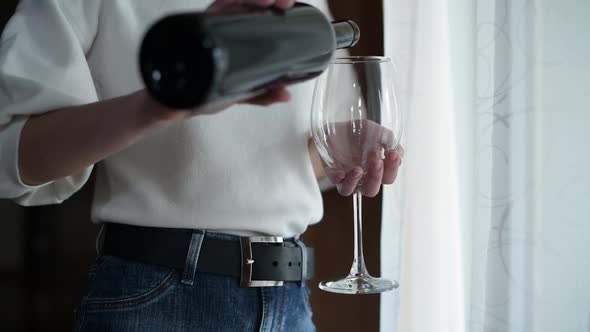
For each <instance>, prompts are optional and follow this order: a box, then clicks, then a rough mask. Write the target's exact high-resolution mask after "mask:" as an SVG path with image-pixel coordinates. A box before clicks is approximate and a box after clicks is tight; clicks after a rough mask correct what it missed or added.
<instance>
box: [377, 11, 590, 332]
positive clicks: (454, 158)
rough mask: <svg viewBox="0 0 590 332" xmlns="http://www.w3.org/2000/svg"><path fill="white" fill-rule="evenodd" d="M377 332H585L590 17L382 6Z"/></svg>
mask: <svg viewBox="0 0 590 332" xmlns="http://www.w3.org/2000/svg"><path fill="white" fill-rule="evenodd" d="M384 10H385V15H384V16H385V31H386V36H385V44H386V55H388V56H390V57H392V58H393V59H394V61H395V62H396V64H397V68H398V79H399V82H397V83H398V85H399V87H400V94H401V97H402V100H403V105H404V108H405V111H406V123H407V127H406V128H407V130H406V134H405V138H404V139H405V143H404V146H405V147H406V151H407V154H406V158H405V161H404V169H403V174H402V177H401V179H400V181H399V182H398V183H397V184H396V185H395V186H393V187H391V188H387V189H386V190H385V195H384V219H383V220H384V223H383V241H382V243H383V248H382V250H383V253H382V259H383V261H382V273H383V274H384V275H385V276H389V277H393V278H397V279H399V280H400V283H401V288H400V290H399V291H398V292H395V293H389V294H386V295H384V296H383V297H382V306H381V320H382V321H381V329H382V331H400V332H444V331H449V332H461V331H468V332H484V331H485V332H491V331H498V332H513V331H514V332H517V331H518V332H528V331H535V332H536V331H543V332H545V331H547V332H550V331H551V332H553V331H560V332H561V331H572V332H574V331H575V332H588V331H590V255H589V254H588V253H590V147H588V145H589V142H590V42H589V40H588V37H587V35H588V33H590V19H589V17H590V1H587V0H565V1H564V0H561V1H555V0H529V1H527V0H475V1H473V0H439V1H427V0H386V1H384Z"/></svg>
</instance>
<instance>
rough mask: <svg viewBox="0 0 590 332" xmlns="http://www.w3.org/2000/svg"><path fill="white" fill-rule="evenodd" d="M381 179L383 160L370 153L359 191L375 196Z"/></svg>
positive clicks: (379, 187)
mask: <svg viewBox="0 0 590 332" xmlns="http://www.w3.org/2000/svg"><path fill="white" fill-rule="evenodd" d="M382 180H383V161H382V160H381V159H380V158H379V157H378V156H377V154H372V156H371V157H370V159H369V162H368V165H367V174H366V175H365V180H364V182H363V185H362V186H361V193H362V194H363V195H365V196H367V197H375V196H377V194H378V193H379V189H381V183H382Z"/></svg>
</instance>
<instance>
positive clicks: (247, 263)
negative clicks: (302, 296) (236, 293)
mask: <svg viewBox="0 0 590 332" xmlns="http://www.w3.org/2000/svg"><path fill="white" fill-rule="evenodd" d="M252 243H283V238H282V237H280V236H254V237H241V238H240V244H241V247H242V276H241V277H240V287H277V286H283V281H279V280H252V266H253V265H254V264H255V263H256V262H255V261H254V257H252Z"/></svg>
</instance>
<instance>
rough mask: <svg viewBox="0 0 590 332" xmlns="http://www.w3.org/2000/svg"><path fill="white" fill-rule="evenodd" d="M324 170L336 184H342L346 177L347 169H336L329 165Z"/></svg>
mask: <svg viewBox="0 0 590 332" xmlns="http://www.w3.org/2000/svg"><path fill="white" fill-rule="evenodd" d="M324 170H325V172H326V175H327V176H328V179H330V181H331V182H332V183H333V184H336V185H338V184H340V183H341V182H342V181H343V180H344V178H345V177H346V172H345V171H341V170H335V169H332V168H329V167H325V168H324Z"/></svg>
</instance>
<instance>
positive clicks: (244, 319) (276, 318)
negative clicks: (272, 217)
mask: <svg viewBox="0 0 590 332" xmlns="http://www.w3.org/2000/svg"><path fill="white" fill-rule="evenodd" d="M187 261H188V260H187ZM189 265H190V264H189ZM188 267H189V270H190V268H191V266H188ZM185 269H186V268H185ZM184 272H185V271H179V270H176V269H172V268H167V267H162V266H156V265H148V264H143V263H139V262H135V261H131V260H126V259H122V258H118V257H112V256H100V257H99V258H98V259H97V262H96V265H95V268H94V269H93V270H92V271H91V273H90V285H89V289H88V292H87V294H86V296H85V297H84V298H83V300H82V302H81V304H80V305H79V307H78V308H77V310H76V321H75V327H74V331H84V332H90V331H100V332H109V331H116V332H131V331H138V332H139V331H141V332H152V331H153V332H156V331H157V332H167V331H170V332H172V331H174V332H184V331H215V332H219V331H263V332H271V331H272V332H274V331H297V332H307V331H315V327H314V325H313V322H312V320H311V309H310V305H309V288H307V287H301V286H300V284H299V283H295V282H288V283H285V286H282V287H267V288H240V286H239V280H238V279H237V278H234V277H226V276H219V275H213V274H207V273H201V272H196V273H194V274H193V273H192V271H190V272H191V273H189V274H188V276H191V280H190V281H191V282H192V285H191V282H188V283H187V282H186V277H187V274H186V273H184Z"/></svg>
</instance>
